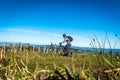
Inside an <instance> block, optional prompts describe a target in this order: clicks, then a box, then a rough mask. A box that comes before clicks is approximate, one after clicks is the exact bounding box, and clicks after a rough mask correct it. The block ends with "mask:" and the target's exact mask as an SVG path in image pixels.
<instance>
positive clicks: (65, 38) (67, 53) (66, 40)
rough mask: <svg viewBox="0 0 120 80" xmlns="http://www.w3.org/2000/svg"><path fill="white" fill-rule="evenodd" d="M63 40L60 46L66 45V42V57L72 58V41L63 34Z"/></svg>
mask: <svg viewBox="0 0 120 80" xmlns="http://www.w3.org/2000/svg"><path fill="white" fill-rule="evenodd" d="M63 38H64V40H63V41H62V42H60V43H59V44H62V43H65V42H66V45H65V47H64V49H65V56H70V47H71V41H70V39H69V38H68V37H67V35H66V34H63Z"/></svg>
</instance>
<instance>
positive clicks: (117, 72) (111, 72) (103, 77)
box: [0, 37, 120, 80]
mask: <svg viewBox="0 0 120 80" xmlns="http://www.w3.org/2000/svg"><path fill="white" fill-rule="evenodd" d="M106 40H107V37H105V40H104V41H103V43H100V42H99V41H98V39H97V37H95V38H94V39H91V46H92V48H93V49H94V51H93V52H92V53H91V54H88V53H82V54H76V53H75V52H73V55H72V57H69V58H67V57H64V56H60V55H57V54H54V55H53V54H51V53H48V54H43V53H40V52H33V51H30V50H29V49H28V46H27V48H26V49H24V50H21V49H20V51H16V50H15V48H14V46H12V47H11V49H10V50H9V51H7V52H6V43H4V46H3V48H1V50H0V51H1V54H0V80H59V79H60V80H120V56H119V55H116V54H113V52H112V49H111V50H110V51H109V52H108V53H107V54H106V53H105V51H104V49H105V45H104V44H105V43H106ZM108 42H109V40H108ZM101 44H103V45H101ZM109 44H110V43H109ZM96 45H98V48H99V50H97V48H95V47H97V46H96ZM20 48H21V47H20Z"/></svg>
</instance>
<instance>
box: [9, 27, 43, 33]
mask: <svg viewBox="0 0 120 80" xmlns="http://www.w3.org/2000/svg"><path fill="white" fill-rule="evenodd" d="M7 30H8V31H15V32H24V33H30V34H40V33H42V32H40V31H35V30H25V29H17V28H8V29H7Z"/></svg>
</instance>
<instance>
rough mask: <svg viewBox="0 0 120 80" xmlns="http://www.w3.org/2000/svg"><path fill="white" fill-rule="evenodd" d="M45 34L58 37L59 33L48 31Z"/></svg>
mask: <svg viewBox="0 0 120 80" xmlns="http://www.w3.org/2000/svg"><path fill="white" fill-rule="evenodd" d="M46 34H47V35H51V36H55V37H60V36H61V34H56V33H49V32H47V33H46Z"/></svg>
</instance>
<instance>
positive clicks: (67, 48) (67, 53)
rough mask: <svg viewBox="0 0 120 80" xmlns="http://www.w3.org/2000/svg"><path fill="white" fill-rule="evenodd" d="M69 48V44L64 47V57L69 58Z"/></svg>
mask: <svg viewBox="0 0 120 80" xmlns="http://www.w3.org/2000/svg"><path fill="white" fill-rule="evenodd" d="M70 47H71V44H67V45H66V46H65V48H66V51H65V54H66V56H70Z"/></svg>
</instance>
